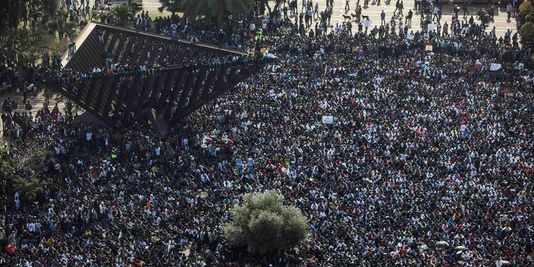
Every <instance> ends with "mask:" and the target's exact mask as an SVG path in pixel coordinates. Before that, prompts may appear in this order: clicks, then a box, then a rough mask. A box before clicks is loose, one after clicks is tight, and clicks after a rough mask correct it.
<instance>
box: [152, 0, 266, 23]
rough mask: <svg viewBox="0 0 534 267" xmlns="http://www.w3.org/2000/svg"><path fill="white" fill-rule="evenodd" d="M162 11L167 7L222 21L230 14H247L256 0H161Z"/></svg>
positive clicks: (195, 16)
mask: <svg viewBox="0 0 534 267" xmlns="http://www.w3.org/2000/svg"><path fill="white" fill-rule="evenodd" d="M160 3H161V4H162V6H161V8H160V11H162V10H163V9H166V10H168V11H170V12H172V13H173V14H174V13H175V12H178V11H180V12H184V16H185V17H188V18H190V19H194V20H196V19H198V18H200V17H202V16H204V18H206V19H208V20H215V21H217V22H222V21H223V20H224V19H225V18H227V17H229V16H240V15H246V14H247V13H248V12H249V11H250V10H251V8H253V7H254V5H255V3H256V1H255V0H160Z"/></svg>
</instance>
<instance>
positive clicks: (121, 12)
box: [113, 4, 131, 25]
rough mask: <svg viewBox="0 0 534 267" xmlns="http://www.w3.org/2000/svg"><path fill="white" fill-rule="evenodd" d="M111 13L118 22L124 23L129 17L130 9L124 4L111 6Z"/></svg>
mask: <svg viewBox="0 0 534 267" xmlns="http://www.w3.org/2000/svg"><path fill="white" fill-rule="evenodd" d="M113 13H114V14H115V15H116V16H117V18H119V24H120V25H124V24H126V21H127V20H128V17H130V14H131V9H130V6H128V5H126V4H123V5H118V6H115V7H114V8H113Z"/></svg>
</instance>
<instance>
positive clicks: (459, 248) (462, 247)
mask: <svg viewBox="0 0 534 267" xmlns="http://www.w3.org/2000/svg"><path fill="white" fill-rule="evenodd" d="M454 249H456V250H467V248H466V247H464V246H457V247H455V248H454Z"/></svg>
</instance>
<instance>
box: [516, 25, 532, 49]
mask: <svg viewBox="0 0 534 267" xmlns="http://www.w3.org/2000/svg"><path fill="white" fill-rule="evenodd" d="M519 33H520V34H521V39H522V40H523V43H524V44H530V43H534V23H532V22H527V23H525V24H523V26H521V29H519Z"/></svg>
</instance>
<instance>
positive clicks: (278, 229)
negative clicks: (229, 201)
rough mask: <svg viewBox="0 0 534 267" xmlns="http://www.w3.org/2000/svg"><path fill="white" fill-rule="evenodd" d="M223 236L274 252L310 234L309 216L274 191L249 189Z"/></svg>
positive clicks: (240, 244)
mask: <svg viewBox="0 0 534 267" xmlns="http://www.w3.org/2000/svg"><path fill="white" fill-rule="evenodd" d="M231 213H232V221H231V222H229V223H227V224H226V225H225V226H224V236H225V238H226V239H227V240H228V242H229V243H230V244H231V245H233V246H236V247H244V246H246V247H247V249H248V250H249V251H250V252H258V253H271V252H277V251H280V250H285V249H288V248H291V247H294V246H296V245H298V244H299V243H301V242H302V241H303V240H304V239H305V238H306V235H307V231H308V230H307V224H306V218H305V217H304V215H302V213H301V212H300V211H299V210H298V209H297V208H295V207H285V206H284V205H283V198H282V196H281V195H279V194H278V193H276V192H274V191H266V192H263V193H248V194H245V196H244V197H243V204H242V205H236V206H235V207H234V208H233V209H232V211H231Z"/></svg>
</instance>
